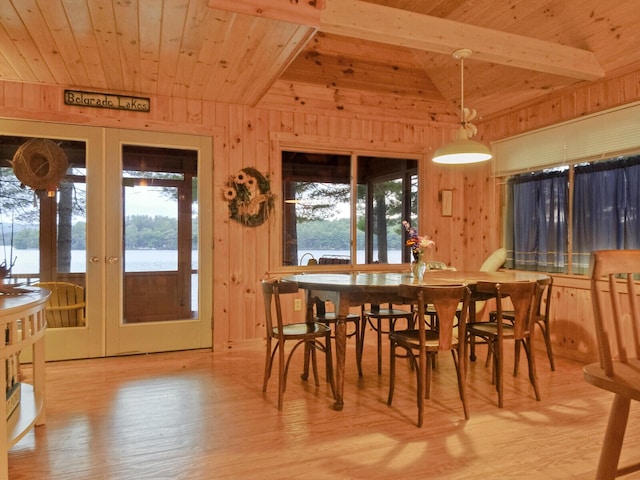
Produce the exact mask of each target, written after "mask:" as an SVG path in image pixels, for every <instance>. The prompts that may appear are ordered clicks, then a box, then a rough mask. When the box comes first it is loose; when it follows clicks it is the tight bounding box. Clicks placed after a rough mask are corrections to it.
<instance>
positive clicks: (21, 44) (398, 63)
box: [0, 0, 640, 117]
mask: <svg viewBox="0 0 640 480" xmlns="http://www.w3.org/2000/svg"><path fill="white" fill-rule="evenodd" d="M638 27H640V8H637V4H636V2H635V0H627V1H616V2H603V1H601V0H434V1H424V0H312V1H310V0H269V1H264V0H164V1H163V2H158V1H154V0H0V79H2V80H7V81H17V82H25V83H42V84H52V85H60V86H63V87H65V88H72V89H77V90H88V91H98V92H104V93H120V94H129V95H137V96H155V95H161V96H170V97H176V98H186V99H193V100H204V101H214V102H223V103H238V104H245V105H251V106H257V107H260V106H261V105H262V102H263V99H264V98H265V97H268V96H269V94H270V92H273V91H276V90H277V91H288V90H289V91H291V87H292V86H294V85H295V86H315V87H322V88H325V89H330V90H331V91H332V92H334V93H337V92H341V91H342V92H358V93H359V94H361V95H364V94H366V95H371V96H375V95H379V96H389V97H393V98H402V99H406V100H407V101H408V102H412V101H415V102H419V103H420V104H421V105H426V106H427V107H426V111H425V116H427V115H431V116H432V117H433V116H435V115H440V114H443V115H445V116H446V115H449V116H451V115H456V113H457V109H458V108H459V106H457V105H458V103H459V100H460V70H459V68H460V67H459V63H458V61H457V60H455V59H454V58H453V57H452V53H453V51H454V50H455V49H457V48H469V49H471V50H472V51H473V52H474V53H473V55H472V56H471V57H470V58H469V59H468V60H466V61H465V63H464V66H465V104H466V105H467V106H471V107H473V108H475V109H476V110H478V112H479V114H480V115H481V116H483V115H484V116H488V115H491V114H494V113H496V112H500V111H504V110H507V109H510V108H513V107H514V106H516V105H520V104H523V103H526V102H530V101H532V100H535V99H536V98H540V97H546V96H548V95H549V94H550V93H552V92H555V91H557V90H561V89H564V88H567V87H571V86H574V85H577V84H579V83H582V82H589V81H597V80H598V79H599V78H602V77H607V76H613V75H616V74H618V73H622V72H624V71H629V70H631V69H636V68H638V69H640V49H638V48H637V45H638V43H639V42H638V41H639V40H640V38H639V36H640V35H639V33H638V31H639V28H638ZM328 108H330V107H328ZM331 108H334V107H333V106H332V107H331Z"/></svg>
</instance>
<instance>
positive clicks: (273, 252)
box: [269, 133, 426, 272]
mask: <svg viewBox="0 0 640 480" xmlns="http://www.w3.org/2000/svg"><path fill="white" fill-rule="evenodd" d="M283 151H300V152H308V153H331V154H338V155H345V156H349V157H350V159H351V164H350V185H351V190H352V192H355V191H357V178H356V177H355V176H354V172H355V171H356V170H355V168H356V162H357V158H358V157H385V158H390V159H393V158H396V159H405V160H416V161H417V167H418V168H417V174H418V185H422V184H423V182H424V179H423V177H424V168H423V165H424V163H425V159H426V156H425V152H424V146H422V145H418V144H405V143H389V142H384V141H366V140H358V139H336V138H330V137H319V136H313V135H309V136H306V135H296V134H291V133H276V134H272V136H271V152H270V157H271V165H272V166H273V169H272V170H273V172H274V178H273V184H272V191H274V192H278V194H277V198H276V209H275V212H274V217H275V219H276V220H275V221H274V222H270V238H273V239H277V241H274V242H271V244H270V245H269V253H270V256H269V258H270V261H269V264H270V265H269V269H270V271H272V272H278V271H282V272H291V271H298V270H300V269H301V268H304V269H308V268H314V269H318V270H343V271H344V270H374V269H375V270H384V269H389V270H393V269H395V270H397V268H398V265H400V264H365V263H360V264H359V263H356V261H357V255H356V251H357V245H356V242H355V239H356V238H357V215H356V204H357V197H356V196H354V195H352V197H351V200H350V202H351V205H350V229H349V230H350V238H351V239H352V242H351V246H350V255H351V258H352V259H356V260H352V261H351V263H349V264H345V265H317V266H313V267H308V266H300V265H291V266H289V265H283V249H282V244H283V241H284V238H283V228H282V221H283V220H282V215H283V211H284V210H283V208H284V207H283V202H284V199H283V198H281V197H282V195H281V192H282V152H283ZM423 198H424V194H423V191H421V189H419V190H418V200H417V203H418V218H423V212H422V211H421V208H420V206H421V205H423Z"/></svg>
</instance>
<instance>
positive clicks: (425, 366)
mask: <svg viewBox="0 0 640 480" xmlns="http://www.w3.org/2000/svg"><path fill="white" fill-rule="evenodd" d="M407 355H409V356H410V358H411V359H412V360H413V362H412V363H414V364H415V369H416V377H417V379H418V382H417V387H418V392H417V396H418V427H422V423H423V421H424V398H425V396H426V395H427V381H428V382H431V371H430V369H429V367H430V364H429V360H428V359H427V358H424V362H423V361H422V360H421V357H418V362H416V360H415V356H414V355H412V353H410V352H407ZM417 363H420V364H419V365H418V364H417ZM427 375H429V380H427Z"/></svg>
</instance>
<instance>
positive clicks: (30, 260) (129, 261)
mask: <svg viewBox="0 0 640 480" xmlns="http://www.w3.org/2000/svg"><path fill="white" fill-rule="evenodd" d="M197 254H198V252H197V251H194V252H193V268H194V269H195V268H196V267H197V263H198V255H197ZM0 255H4V256H3V257H0V261H2V260H4V259H5V258H6V262H7V263H9V256H10V250H9V249H7V250H6V252H0ZM12 256H13V258H14V259H15V264H14V266H13V269H12V273H14V274H27V273H35V274H37V273H38V272H39V271H40V262H39V258H38V250H16V249H14V250H13V255H12ZM124 261H125V269H126V271H127V272H150V271H151V272H153V271H165V270H177V268H178V257H177V252H176V251H175V250H127V251H126V252H125V258H124ZM86 271H87V254H86V252H85V251H84V250H72V251H71V272H72V273H77V272H86Z"/></svg>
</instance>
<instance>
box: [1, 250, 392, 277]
mask: <svg viewBox="0 0 640 480" xmlns="http://www.w3.org/2000/svg"><path fill="white" fill-rule="evenodd" d="M11 253H13V258H14V259H15V264H14V266H13V269H12V273H13V274H37V273H38V272H39V271H40V265H39V258H38V250H16V249H14V250H13V252H11V251H10V250H9V249H7V250H6V252H2V251H0V261H3V260H5V259H6V263H7V264H8V263H10V262H9V257H10V256H11ZM197 253H198V252H197V251H195V250H194V251H193V268H194V269H196V268H197V261H198V257H197ZM3 255H4V256H3ZM303 255H304V258H302V257H303ZM311 255H313V257H311ZM334 255H338V256H349V251H348V250H310V251H308V252H303V253H300V254H299V260H298V262H299V263H300V264H301V265H306V264H307V262H308V261H309V260H310V259H311V258H315V259H316V260H319V259H320V258H321V257H323V256H334ZM357 256H358V259H357V263H364V251H362V250H360V251H358V252H357ZM300 259H301V260H300ZM124 261H125V270H126V271H127V272H150V271H151V272H153V271H167V270H169V271H171V270H177V265H178V260H177V252H176V251H175V250H127V251H126V252H125V259H124ZM388 263H390V264H401V263H402V252H401V251H400V250H392V251H390V252H389V262H388ZM86 265H87V256H86V252H85V251H84V250H72V251H71V272H72V273H77V272H86Z"/></svg>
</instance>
